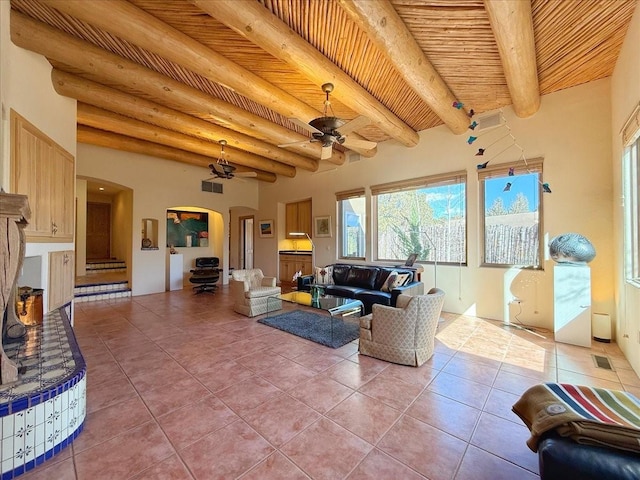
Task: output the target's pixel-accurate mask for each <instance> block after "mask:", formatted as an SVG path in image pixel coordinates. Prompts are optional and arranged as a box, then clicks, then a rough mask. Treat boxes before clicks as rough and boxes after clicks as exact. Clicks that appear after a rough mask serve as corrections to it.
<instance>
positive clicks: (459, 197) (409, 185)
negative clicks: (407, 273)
mask: <svg viewBox="0 0 640 480" xmlns="http://www.w3.org/2000/svg"><path fill="white" fill-rule="evenodd" d="M466 181H467V174H466V172H464V171H460V172H454V173H449V174H443V175H434V176H429V177H421V178H415V179H411V180H406V181H401V182H393V183H386V184H383V185H375V186H372V187H371V193H372V195H373V198H374V200H375V208H376V232H377V250H376V256H377V259H378V260H394V261H395V260H405V259H406V258H407V257H408V256H409V255H411V254H412V253H416V254H418V260H419V261H423V262H438V263H456V264H460V263H463V264H465V263H466V262H467V248H466V243H467V216H466Z"/></svg>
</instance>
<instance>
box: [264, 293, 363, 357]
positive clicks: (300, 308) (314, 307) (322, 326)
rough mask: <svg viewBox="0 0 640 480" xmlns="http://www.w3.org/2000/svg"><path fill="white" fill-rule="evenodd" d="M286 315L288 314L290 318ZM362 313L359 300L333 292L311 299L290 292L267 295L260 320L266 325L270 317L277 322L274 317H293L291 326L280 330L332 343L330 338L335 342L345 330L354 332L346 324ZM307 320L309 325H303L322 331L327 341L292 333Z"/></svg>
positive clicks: (331, 344) (330, 344) (349, 323)
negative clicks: (264, 308)
mask: <svg viewBox="0 0 640 480" xmlns="http://www.w3.org/2000/svg"><path fill="white" fill-rule="evenodd" d="M305 311H306V312H307V313H305ZM314 311H322V312H326V313H328V316H327V315H323V314H320V315H318V314H317V313H316V314H314V313H313V312H314ZM287 314H291V315H293V317H291V315H287ZM363 314H364V305H363V304H362V302H361V301H360V300H355V299H353V298H344V297H336V296H333V295H324V296H320V297H318V298H317V299H316V300H314V299H313V297H312V295H311V294H310V293H309V292H290V293H282V294H280V295H274V296H271V297H268V298H267V314H266V318H265V319H264V320H265V321H264V323H267V324H269V319H270V318H272V319H273V321H277V320H278V319H276V318H274V317H276V316H289V318H292V319H293V320H292V322H291V323H293V324H294V325H293V326H292V327H291V328H281V329H282V330H285V331H289V333H293V334H295V335H298V336H302V337H304V338H308V339H311V340H314V341H316V342H317V343H321V344H323V345H329V346H333V343H334V340H335V341H339V339H340V338H341V337H343V335H345V332H346V331H352V332H353V331H354V326H349V325H352V324H353V320H355V322H359V320H358V319H359V317H360V315H363ZM309 318H311V320H309ZM352 319H353V320H352ZM350 320H351V321H350ZM307 322H308V324H312V325H313V326H311V327H309V325H308V324H307V327H309V328H310V329H312V330H316V329H317V330H318V331H324V332H326V333H325V334H324V335H325V336H326V337H328V338H327V342H328V343H325V342H324V341H319V340H316V339H314V338H311V337H307V336H305V335H304V334H299V333H296V331H295V330H297V327H298V328H301V327H302V324H305V323H307ZM272 326H274V325H272ZM276 328H280V327H276ZM355 329H356V330H355V331H356V332H357V329H358V324H356V326H355ZM343 338H344V337H343ZM351 340H353V338H351ZM334 348H335V347H334Z"/></svg>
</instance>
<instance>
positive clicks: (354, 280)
mask: <svg viewBox="0 0 640 480" xmlns="http://www.w3.org/2000/svg"><path fill="white" fill-rule="evenodd" d="M379 271H380V270H379V269H378V268H377V267H365V266H360V265H354V266H352V267H351V268H350V269H349V274H348V275H347V281H346V285H349V286H350V287H360V288H366V289H367V290H373V289H374V285H375V283H376V278H378V272H379ZM334 278H335V277H334ZM336 283H338V282H336Z"/></svg>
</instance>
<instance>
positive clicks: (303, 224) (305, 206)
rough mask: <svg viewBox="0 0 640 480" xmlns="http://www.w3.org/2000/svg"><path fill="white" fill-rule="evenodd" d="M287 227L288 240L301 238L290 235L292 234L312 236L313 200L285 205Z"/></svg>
mask: <svg viewBox="0 0 640 480" xmlns="http://www.w3.org/2000/svg"><path fill="white" fill-rule="evenodd" d="M285 225H286V230H287V231H286V237H287V238H292V239H295V238H300V237H296V236H291V235H289V234H290V233H291V232H301V233H307V234H309V236H311V235H312V234H311V232H312V230H311V199H310V198H309V199H308V200H302V201H300V202H294V203H287V204H286V205H285Z"/></svg>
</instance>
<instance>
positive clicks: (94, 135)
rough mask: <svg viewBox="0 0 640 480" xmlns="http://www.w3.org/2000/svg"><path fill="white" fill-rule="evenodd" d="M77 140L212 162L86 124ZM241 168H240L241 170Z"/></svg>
mask: <svg viewBox="0 0 640 480" xmlns="http://www.w3.org/2000/svg"><path fill="white" fill-rule="evenodd" d="M77 140H78V142H79V143H86V144H89V145H97V146H99V147H106V148H112V149H114V150H122V151H125V152H131V153H139V154H142V155H149V156H152V157H158V158H164V159H166V160H173V161H175V162H181V163H188V164H189V165H196V166H198V167H205V168H207V167H208V166H209V164H210V163H212V162H211V158H209V157H206V156H204V155H198V154H197V153H193V152H187V151H185V150H180V149H177V148H172V147H167V146H165V145H160V144H158V143H152V142H146V141H144V140H138V139H137V138H131V137H128V136H126V135H118V134H117V133H112V132H107V131H105V130H99V129H97V128H92V127H87V126H85V125H78V132H77ZM240 168H242V167H240ZM240 168H239V169H238V170H240ZM251 171H255V172H256V174H257V176H256V177H254V178H255V179H256V180H260V181H263V182H270V183H273V182H275V181H276V179H277V177H276V175H275V174H274V173H271V172H261V171H257V170H251Z"/></svg>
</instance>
